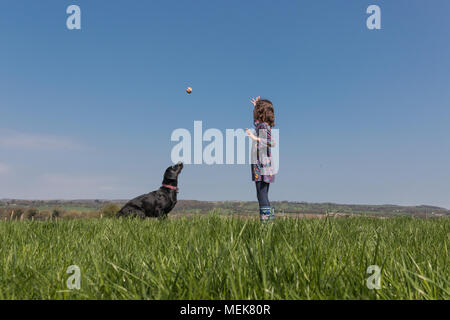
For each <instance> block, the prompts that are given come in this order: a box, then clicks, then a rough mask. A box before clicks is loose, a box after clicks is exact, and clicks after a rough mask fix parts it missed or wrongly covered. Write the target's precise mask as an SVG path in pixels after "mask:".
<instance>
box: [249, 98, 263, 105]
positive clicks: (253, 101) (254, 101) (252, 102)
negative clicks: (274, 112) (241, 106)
mask: <svg viewBox="0 0 450 320" xmlns="http://www.w3.org/2000/svg"><path fill="white" fill-rule="evenodd" d="M260 99H261V97H260V96H257V97H256V99H251V100H250V103H251V104H252V105H253V106H254V107H256V103H257V102H258V101H259V100H260Z"/></svg>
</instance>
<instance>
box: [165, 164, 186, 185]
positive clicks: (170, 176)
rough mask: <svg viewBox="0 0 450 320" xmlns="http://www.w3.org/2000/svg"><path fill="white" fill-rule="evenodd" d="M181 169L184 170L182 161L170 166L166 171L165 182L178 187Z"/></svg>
mask: <svg viewBox="0 0 450 320" xmlns="http://www.w3.org/2000/svg"><path fill="white" fill-rule="evenodd" d="M181 170H183V163H182V162H178V163H177V164H174V165H173V166H170V167H168V168H167V169H166V172H165V173H164V179H163V184H168V185H171V186H175V187H176V186H177V185H178V175H179V174H180V172H181Z"/></svg>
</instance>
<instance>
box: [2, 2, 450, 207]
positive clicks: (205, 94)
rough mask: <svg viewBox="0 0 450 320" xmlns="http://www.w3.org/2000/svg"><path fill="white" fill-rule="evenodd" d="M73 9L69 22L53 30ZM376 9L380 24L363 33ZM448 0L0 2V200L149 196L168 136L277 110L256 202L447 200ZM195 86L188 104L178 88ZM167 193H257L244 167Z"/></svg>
mask: <svg viewBox="0 0 450 320" xmlns="http://www.w3.org/2000/svg"><path fill="white" fill-rule="evenodd" d="M71 4H76V5H79V6H80V8H81V12H82V22H81V24H82V26H81V27H82V29H81V30H68V29H67V28H66V19H67V17H68V15H67V14H66V8H67V7H68V6H69V5H71ZM371 4H377V5H379V6H380V7H381V12H382V18H381V19H382V20H381V24H382V29H381V30H368V29H367V28H366V19H367V17H368V15H367V14H366V8H367V7H368V6H369V5H371ZM449 12H450V2H448V1H446V0H435V1H433V2H431V3H430V2H426V1H406V0H404V1H401V0H398V1H361V0H354V1H343V0H340V1H325V0H320V1H266V0H259V1H253V0H249V1H226V2H224V1H203V0H199V1H122V0H120V1H77V0H72V1H64V0H58V1H56V0H54V1H53V0H51V1H50V0H48V1H39V2H38V1H24V0H14V1H13V0H11V1H8V0H3V1H2V2H1V3H0V40H1V50H0V70H1V71H0V198H26V199H36V198H38V199H55V198H65V199H75V198H102V199H117V198H121V199H123V198H130V197H134V196H136V195H139V194H142V193H145V192H148V191H151V190H154V189H156V188H158V187H159V185H160V183H161V175H162V173H163V171H164V169H165V168H166V167H167V166H168V165H169V164H170V162H171V161H170V152H171V149H172V147H173V146H174V145H175V143H174V142H171V141H170V135H171V133H172V131H173V130H175V129H177V128H186V129H189V130H191V131H192V130H193V122H194V120H202V121H203V127H204V129H207V128H218V129H220V130H223V131H225V129H227V128H246V127H249V126H251V123H252V107H251V105H250V104H249V102H248V101H249V98H250V97H253V96H258V95H261V96H263V97H266V98H269V99H271V100H272V101H273V102H274V105H275V110H276V123H277V128H278V129H279V130H280V171H279V174H278V176H277V180H276V182H275V184H274V185H273V186H272V187H271V191H270V198H271V200H294V201H308V202H328V201H330V202H338V203H369V204H384V203H393V204H408V205H416V204H431V205H439V206H444V207H447V208H450V197H449V194H450V192H449V191H450V161H449V159H450V139H449V137H450V126H449V123H450V81H449V80H450V79H449V78H450V76H449V75H450V60H449V59H448V57H449V56H450V44H449V41H448V36H449V31H450V18H449ZM187 86H192V87H193V89H194V92H193V94H192V95H190V96H188V95H187V94H186V93H185V91H184V90H185V88H186V87H187ZM180 186H181V192H180V198H182V199H198V200H255V199H256V196H255V190H254V185H253V184H252V182H251V181H250V173H249V167H248V165H232V166H226V165H212V166H208V165H190V166H186V167H185V170H184V172H183V173H182V176H181V180H180Z"/></svg>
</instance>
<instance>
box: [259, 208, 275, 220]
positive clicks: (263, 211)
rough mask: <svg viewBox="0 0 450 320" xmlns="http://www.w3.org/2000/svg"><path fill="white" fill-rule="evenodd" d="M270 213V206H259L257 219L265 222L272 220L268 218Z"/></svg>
mask: <svg viewBox="0 0 450 320" xmlns="http://www.w3.org/2000/svg"><path fill="white" fill-rule="evenodd" d="M271 213H272V208H271V207H261V208H259V220H260V221H261V222H267V221H269V220H272V219H271V218H270V215H271Z"/></svg>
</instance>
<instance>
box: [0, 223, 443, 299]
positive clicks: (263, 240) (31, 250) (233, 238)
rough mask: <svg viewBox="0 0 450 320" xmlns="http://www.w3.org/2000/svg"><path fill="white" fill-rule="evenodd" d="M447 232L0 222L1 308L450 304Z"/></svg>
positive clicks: (395, 227)
mask: <svg viewBox="0 0 450 320" xmlns="http://www.w3.org/2000/svg"><path fill="white" fill-rule="evenodd" d="M449 231H450V220H449V219H448V218H435V219H418V218H390V219H378V218H369V217H351V218H341V219H339V218H334V219H333V218H327V219H292V218H286V219H278V220H277V221H276V222H275V223H273V224H271V225H262V224H260V223H259V221H258V220H256V219H240V218H232V217H223V216H217V215H209V216H203V217H191V218H176V219H167V220H163V221H160V220H147V221H141V220H127V219H124V220H119V219H77V220H57V221H1V222H0V243H1V247H0V299H449V298H450V289H449V287H450V286H449V271H448V265H449V257H448V241H449ZM70 265H77V266H79V267H80V270H81V289H80V290H68V289H67V287H66V281H67V278H68V277H69V276H70V274H68V273H66V270H67V268H68V267H69V266H70ZM369 265H378V266H380V267H381V269H382V271H381V285H382V288H381V289H379V290H369V289H368V288H367V286H366V279H367V278H368V277H369V274H367V273H366V271H367V267H368V266H369Z"/></svg>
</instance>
